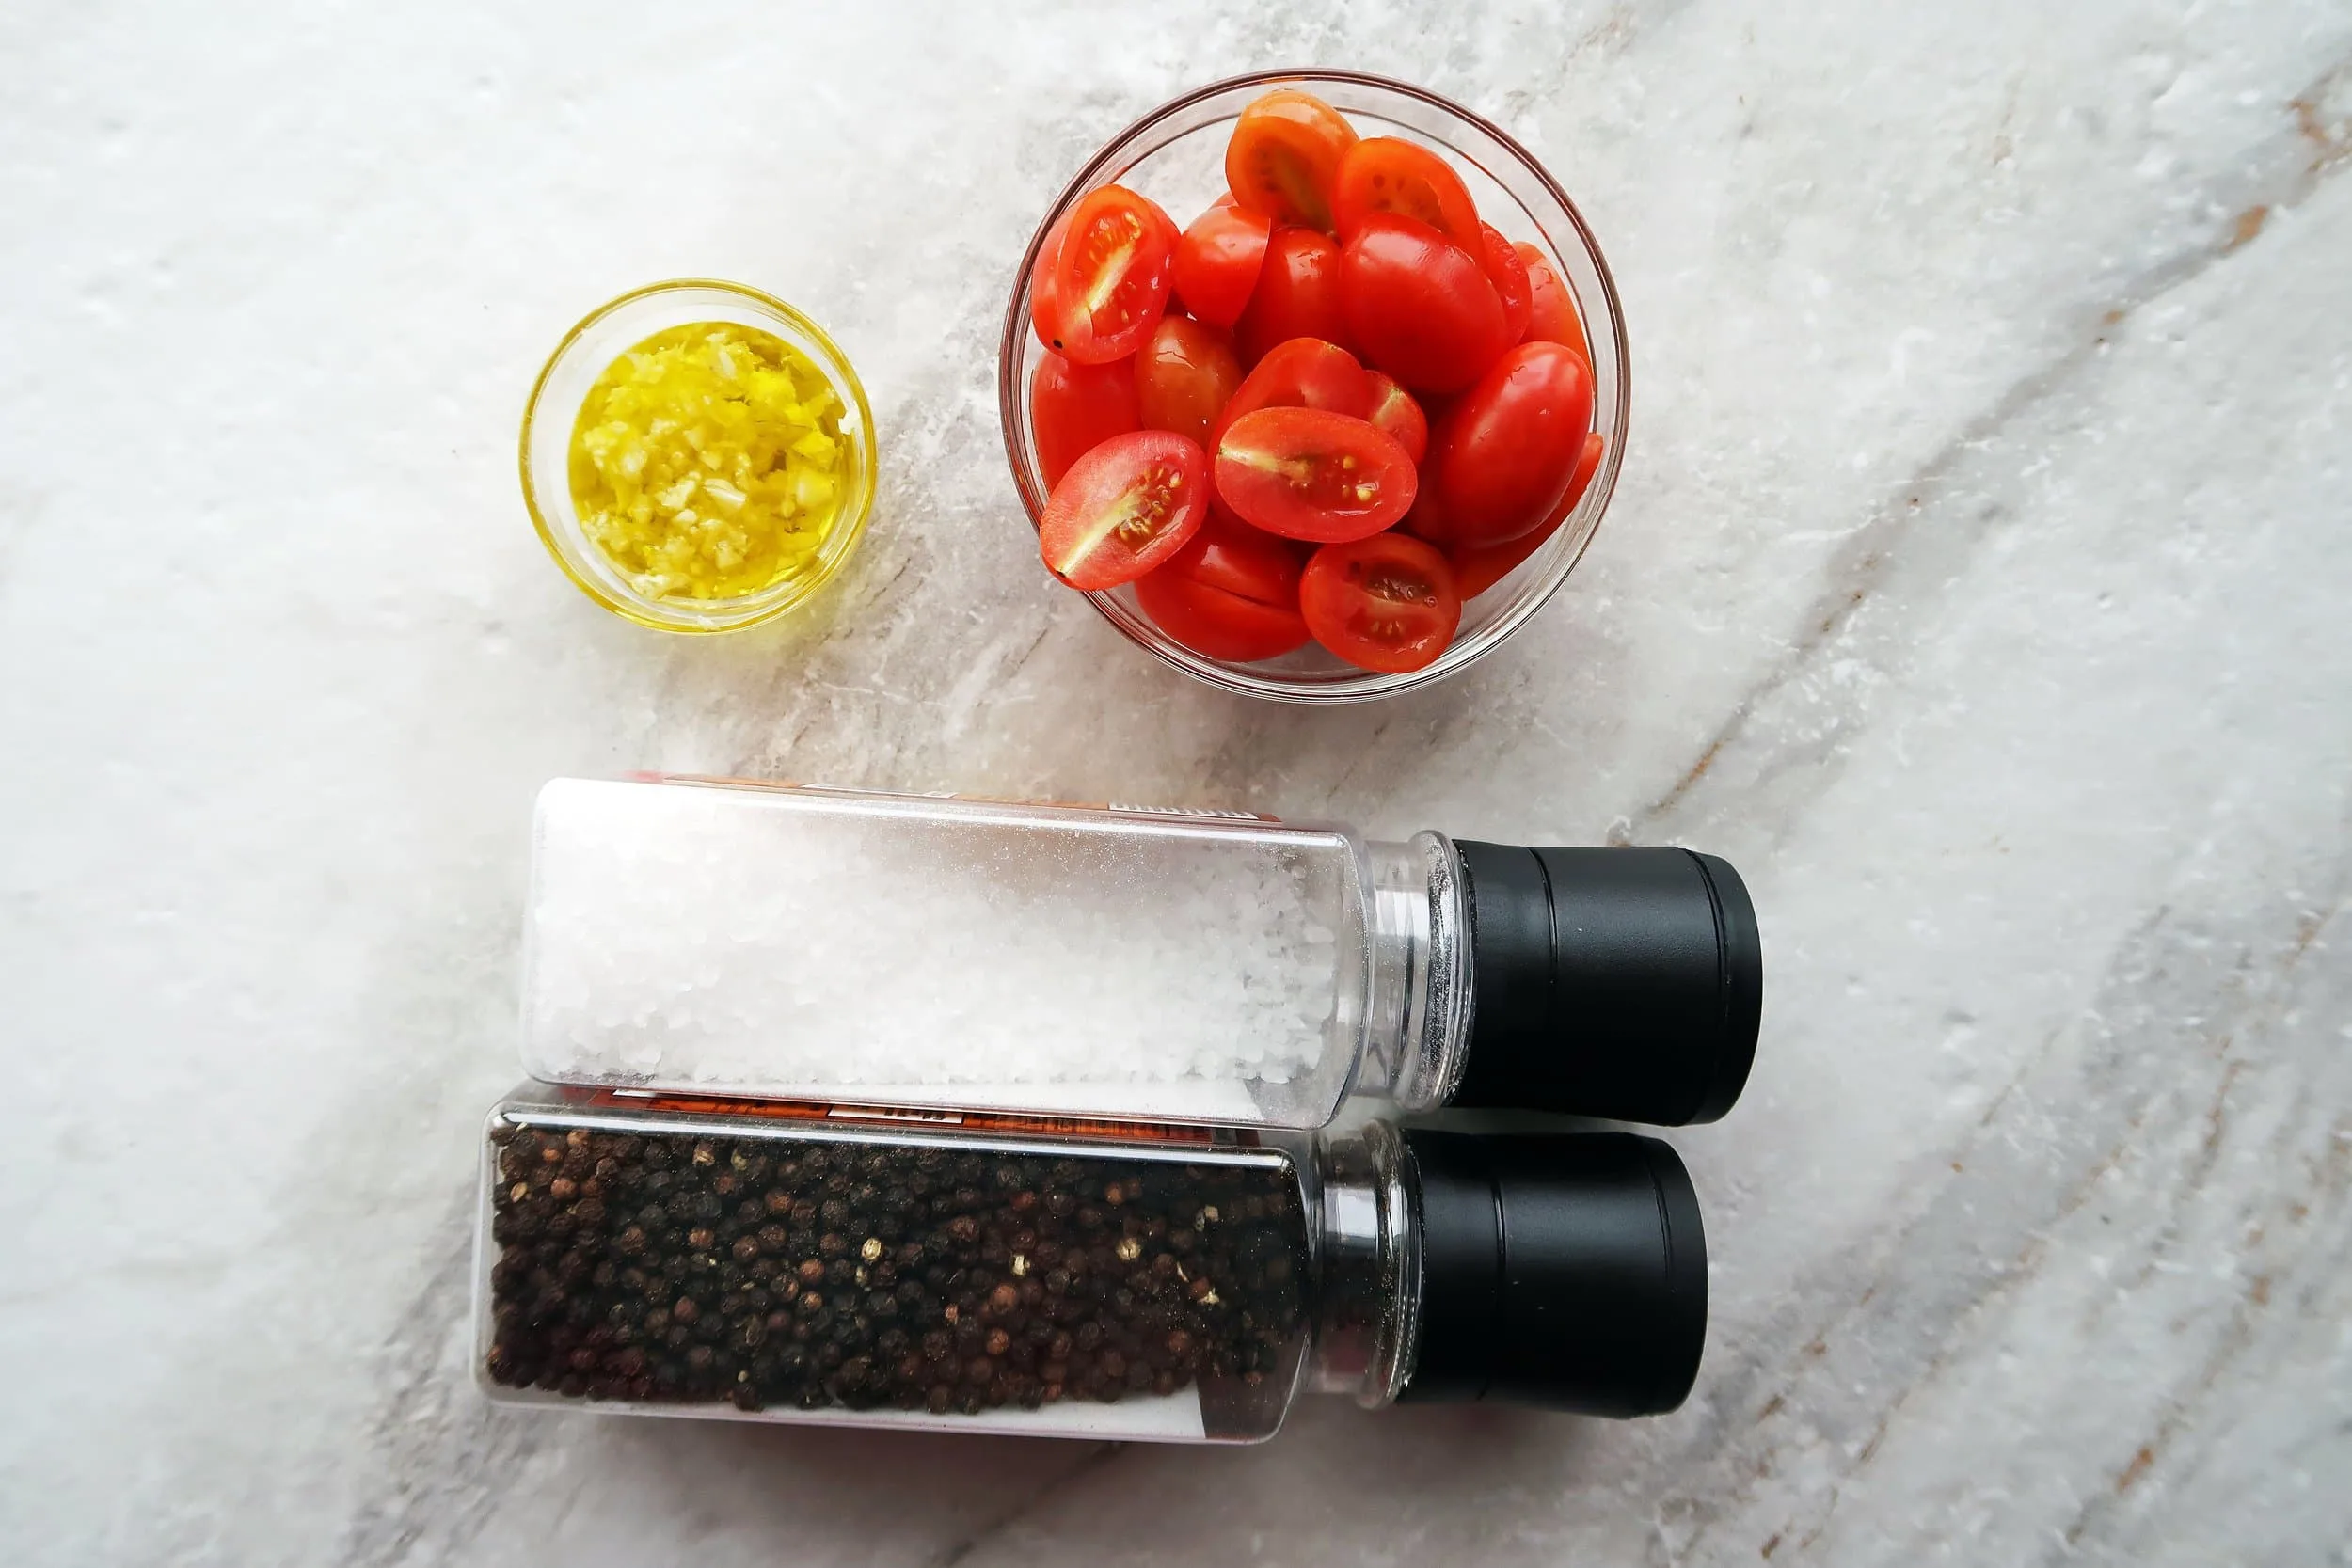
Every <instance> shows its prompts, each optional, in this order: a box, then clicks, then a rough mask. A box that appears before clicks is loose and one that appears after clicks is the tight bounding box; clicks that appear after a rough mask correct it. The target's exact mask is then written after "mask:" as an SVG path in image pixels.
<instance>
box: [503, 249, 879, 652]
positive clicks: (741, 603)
mask: <svg viewBox="0 0 2352 1568" xmlns="http://www.w3.org/2000/svg"><path fill="white" fill-rule="evenodd" d="M696 322H729V323H732V324H734V325H738V326H748V327H753V328H755V329H756V330H758V331H761V332H769V333H773V334H774V335H775V336H776V337H778V338H781V339H783V340H784V341H786V342H787V343H788V344H790V345H791V346H792V347H793V348H795V349H797V350H798V351H799V352H801V353H803V354H804V355H806V356H808V357H809V359H810V361H811V362H812V363H814V364H815V365H816V366H817V368H818V370H819V371H821V372H824V377H825V379H826V381H827V382H829V383H830V384H831V385H832V387H833V389H834V395H835V396H837V397H838V398H839V399H840V402H841V433H842V434H843V435H844V436H848V437H850V455H849V464H848V470H847V471H846V472H845V473H844V474H843V475H842V476H841V477H842V485H843V490H842V498H841V515H839V517H837V518H836V519H835V520H834V527H833V531H832V532H831V533H829V534H827V535H826V536H825V543H824V545H823V546H822V547H821V548H819V550H818V554H817V559H816V562H814V563H813V564H812V565H810V566H809V568H808V569H807V570H805V571H803V572H802V573H800V574H799V575H798V576H795V577H788V578H784V579H783V580H782V581H779V582H773V583H771V584H769V585H768V586H767V587H765V588H763V589H761V590H760V591H759V592H758V593H756V594H739V595H738V596H737V597H734V598H731V599H654V598H648V597H646V596H645V595H644V594H641V593H639V592H638V591H637V590H636V589H635V588H634V587H632V586H631V585H630V583H629V581H628V578H627V577H625V576H623V575H622V573H621V572H620V570H619V569H618V568H617V567H615V566H614V565H613V563H612V561H611V559H610V558H608V557H607V556H606V555H605V553H604V552H603V551H602V550H601V549H598V548H597V547H596V545H595V544H594V543H593V542H592V541H591V540H590V539H589V538H588V537H587V536H586V535H585V534H584V533H582V532H581V531H580V515H579V513H578V512H577V511H576V510H574V508H573V506H572V482H571V446H572V427H573V426H574V425H575V424H577V423H578V422H579V420H580V404H582V403H583V402H585V401H586V400H587V396H588V389H589V388H591V387H593V386H595V385H596V378H597V377H598V376H600V375H602V374H603V373H604V372H605V368H606V367H607V366H609V365H611V364H612V361H613V360H614V359H616V358H618V357H619V356H621V355H623V354H625V353H627V352H628V350H630V349H632V348H634V347H636V346H637V345H638V344H639V343H641V342H643V341H645V340H646V339H647V338H650V337H652V336H653V335H654V334H655V333H657V332H663V331H667V330H668V329H669V328H671V327H674V326H687V325H692V324H693V323H696ZM522 473H523V504H524V505H526V506H528V507H529V508H531V520H532V524H533V525H535V526H536V527H537V528H538V530H539V537H540V539H541V540H543V541H544V542H545V543H546V545H547V546H548V554H550V555H552V556H554V557H555V563H556V564H557V565H559V566H561V567H563V568H564V576H565V577H567V578H571V579H572V581H573V582H575V583H577V584H578V585H579V587H580V592H581V593H583V594H587V595H588V596H589V597H590V598H592V599H594V600H596V603H598V604H600V605H602V606H604V608H605V609H607V610H611V611H612V613H613V614H615V615H618V616H620V617H622V618H623V619H625V620H629V621H634V622H636V623H637V624H638V625H639V626H651V627H653V628H654V629H655V630H657V631H683V632H711V631H736V630H739V629H740V628H741V627H744V626H756V625H758V624H759V623H760V622H762V621H771V620H773V619H775V618H776V617H777V616H779V615H782V614H784V613H785V612H786V611H787V610H793V609H796V608H798V607H799V606H801V605H803V604H805V603H806V602H807V601H808V600H809V599H811V598H813V597H815V596H816V594H817V592H818V589H821V588H822V587H824V586H825V584H826V583H827V582H830V581H831V580H832V579H833V576H834V573H835V572H838V571H839V570H841V566H842V563H843V562H846V561H848V560H849V559H850V555H851V554H852V553H853V552H855V550H856V549H857V546H858V541H859V540H860V539H861V538H862V537H864V535H865V533H866V516H867V515H868V514H869V513H871V512H872V511H873V509H874V411H873V409H871V408H870V407H868V406H867V405H866V388H864V387H863V386H862V385H860V384H859V382H858V378H857V372H855V371H853V370H851V369H850V361H849V359H848V357H847V356H844V355H843V354H842V352H841V350H840V348H839V346H838V345H836V344H835V343H834V341H833V340H832V339H831V338H829V337H827V336H825V332H824V329H823V328H822V327H820V326H818V325H817V324H816V323H815V322H813V321H810V320H809V319H808V318H807V317H806V316H803V315H802V314H801V313H800V312H799V311H798V310H795V309H792V307H790V306H789V305H787V304H786V303H785V302H784V301H782V300H780V299H776V298H773V297H771V295H768V294H763V293H760V292H759V291H758V290H756V289H747V288H745V287H743V286H742V285H741V284H740V283H721V282H716V281H713V280H711V279H709V278H701V277H687V278H679V279H676V280H675V281H672V282H668V283H649V284H647V285H646V286H645V287H644V288H642V289H637V290H634V291H632V292H631V293H625V294H623V295H622V296H621V297H620V298H618V299H616V300H614V301H612V303H611V304H610V305H606V306H603V307H601V308H599V309H596V310H595V311H593V312H591V313H590V314H589V316H588V317H587V319H585V320H584V321H582V322H581V323H580V325H578V326H575V327H573V328H572V329H571V330H570V331H569V332H567V333H565V334H564V341H562V342H560V343H558V344H556V346H555V353H554V354H552V355H551V356H548V363H547V368H546V369H545V370H542V371H541V372H539V380H538V382H537V384H536V385H534V386H533V387H532V388H531V402H530V404H528V405H527V406H526V407H525V408H524V410H523V436H522Z"/></svg>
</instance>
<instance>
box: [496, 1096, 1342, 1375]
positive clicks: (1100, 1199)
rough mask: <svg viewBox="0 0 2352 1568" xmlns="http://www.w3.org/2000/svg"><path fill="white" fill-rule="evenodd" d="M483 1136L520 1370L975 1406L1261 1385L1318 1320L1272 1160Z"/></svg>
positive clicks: (505, 1312)
mask: <svg viewBox="0 0 2352 1568" xmlns="http://www.w3.org/2000/svg"><path fill="white" fill-rule="evenodd" d="M574 1134H578V1135H577V1136H575V1135H574ZM494 1138H495V1139H498V1140H500V1141H501V1142H502V1147H501V1149H500V1152H499V1155H498V1159H497V1162H496V1164H497V1168H498V1172H499V1175H498V1179H497V1181H496V1183H495V1185H494V1186H493V1188H492V1194H491V1196H492V1204H493V1213H492V1226H491V1234H492V1238H493V1240H494V1241H496V1242H497V1243H498V1244H499V1247H500V1249H501V1250H500V1252H499V1254H498V1256H497V1257H496V1258H495V1259H494V1260H493V1262H492V1265H491V1269H490V1275H489V1285H490V1295H491V1323H492V1343H491V1344H490V1345H489V1346H488V1347H487V1349H486V1351H485V1362H484V1370H485V1372H486V1373H487V1374H488V1375H489V1376H490V1377H491V1378H492V1379H493V1380H494V1381H496V1382H498V1383H501V1384H504V1385H506V1386H513V1387H528V1386H542V1387H551V1388H553V1389H555V1390H556V1391H557V1392H559V1393H564V1394H565V1395H567V1396H569V1397H575V1398H587V1399H631V1400H639V1401H644V1400H663V1401H675V1400H687V1401H710V1402H732V1403H733V1404H734V1405H735V1406H736V1407H737V1408H739V1409H743V1410H747V1411H750V1410H761V1409H768V1408H773V1407H778V1406H782V1407H786V1408H792V1407H798V1408H802V1409H807V1410H821V1409H824V1408H826V1407H828V1406H838V1407H847V1408H850V1409H870V1408H875V1407H878V1406H895V1407H897V1408H899V1409H908V1410H913V1409H930V1410H931V1411H933V1412H935V1413H939V1414H946V1413H948V1412H951V1411H961V1412H962V1413H964V1414H966V1415H977V1414H978V1413H980V1412H982V1411H985V1410H989V1409H994V1408H1000V1407H1003V1406H1006V1405H1018V1406H1019V1407H1021V1408H1024V1409H1038V1408H1041V1406H1043V1405H1045V1404H1049V1403H1052V1402H1056V1401H1058V1400H1063V1399H1079V1400H1094V1401H1102V1402H1116V1401H1118V1400H1120V1399H1122V1398H1126V1397H1129V1396H1130V1395H1136V1394H1143V1393H1147V1392H1149V1393H1152V1394H1158V1395H1167V1394H1171V1393H1173V1392H1175V1391H1176V1390H1178V1389H1180V1388H1183V1387H1184V1386H1186V1385H1187V1384H1189V1383H1190V1382H1191V1381H1192V1380H1193V1379H1194V1378H1196V1377H1200V1378H1206V1379H1212V1380H1214V1379H1219V1378H1238V1379H1240V1380H1241V1381H1243V1382H1251V1381H1259V1382H1262V1381H1263V1380H1264V1378H1265V1376H1266V1375H1267V1374H1268V1373H1269V1372H1271V1371H1274V1370H1278V1369H1279V1367H1280V1366H1281V1365H1282V1361H1281V1357H1282V1355H1283V1354H1284V1347H1285V1345H1286V1344H1287V1343H1289V1342H1290V1341H1291V1340H1292V1339H1293V1338H1295V1336H1296V1334H1297V1333H1298V1332H1299V1331H1300V1330H1301V1328H1302V1326H1303V1319H1302V1315H1301V1314H1302V1307H1301V1301H1300V1294H1299V1291H1298V1289H1297V1281H1298V1280H1299V1279H1300V1278H1301V1277H1302V1276H1303V1273H1304V1267H1305V1259H1306V1251H1305V1244H1304V1235H1303V1231H1302V1229H1301V1220H1300V1215H1299V1211H1298V1208H1297V1205H1296V1201H1295V1196H1294V1195H1293V1194H1292V1193H1291V1192H1290V1191H1289V1189H1288V1184H1287V1179H1286V1176H1285V1175H1284V1173H1282V1172H1279V1171H1278V1170H1274V1169H1270V1168H1267V1167H1262V1166H1250V1167H1247V1168H1237V1167H1235V1166H1230V1165H1222V1164H1191V1165H1183V1166H1169V1165H1155V1164H1148V1163H1145V1162H1141V1161H1138V1160H1136V1159H1133V1158H1127V1157H1121V1156H1118V1155H1112V1154H1104V1155H1100V1156H1086V1157H1079V1156H1065V1157H1051V1158H1047V1157H1040V1156H1034V1155H1008V1154H999V1155H993V1156H989V1157H985V1158H984V1157H982V1156H979V1155H977V1154H968V1153H954V1152H951V1151H949V1150H947V1149H946V1148H941V1147H938V1146H922V1147H916V1148H902V1147H896V1146H850V1147H845V1146H841V1145H832V1144H827V1143H825V1142H823V1141H820V1140H811V1139H798V1138H777V1139H772V1140H761V1139H744V1140H732V1139H728V1140H719V1139H695V1138H689V1137H680V1136H677V1135H675V1134H658V1133H644V1134H641V1133H595V1134H591V1133H588V1132H585V1131H584V1130H581V1129H566V1130H564V1131H562V1132H542V1131H539V1130H535V1129H530V1128H516V1127H514V1126H513V1125H511V1124H506V1125H503V1126H501V1129H500V1130H499V1131H498V1132H496V1133H494ZM608 1199H610V1202H611V1211H610V1212H611V1216H612V1217H611V1219H610V1220H608V1206H607V1205H608ZM1114 1216H1115V1218H1114ZM820 1221H821V1224H822V1228H821V1229H820V1228H819V1222H820ZM608 1223H610V1224H611V1225H612V1227H613V1228H612V1229H611V1230H610V1231H608V1230H607V1229H606V1228H605V1227H606V1226H607V1225H608ZM1082 1239H1083V1240H1085V1241H1086V1242H1087V1243H1088V1244H1085V1245H1081V1244H1078V1243H1079V1242H1080V1241H1081V1240H1082ZM648 1349H650V1350H651V1351H652V1352H653V1354H650V1355H649V1354H648Z"/></svg>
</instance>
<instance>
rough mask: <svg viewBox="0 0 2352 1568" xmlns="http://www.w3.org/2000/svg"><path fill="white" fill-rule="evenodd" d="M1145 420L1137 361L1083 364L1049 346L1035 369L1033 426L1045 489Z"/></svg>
mask: <svg viewBox="0 0 2352 1568" xmlns="http://www.w3.org/2000/svg"><path fill="white" fill-rule="evenodd" d="M1142 422H1143V420H1142V417H1141V415H1140V413H1139V412H1138V410H1137V407H1136V362H1135V361H1134V360H1133V359H1114V360H1112V361H1111V362H1110V363H1109V364H1107V365H1079V364H1073V363H1072V362H1071V361H1070V360H1068V359H1065V358H1063V357H1062V356H1060V355H1058V354H1056V353H1055V352H1054V351H1053V350H1051V349H1048V350H1046V351H1045V353H1044V354H1042V355H1041V356H1039V358H1038V362H1037V369H1036V370H1034V371H1032V372H1029V428H1030V430H1031V432H1032V433H1034V435H1035V436H1036V438H1037V466H1038V467H1040V468H1041V469H1043V470H1044V473H1045V487H1046V488H1047V489H1049V490H1050V489H1052V488H1053V487H1054V486H1055V485H1057V484H1059V483H1061V476H1062V475H1064V474H1066V473H1068V472H1069V471H1070V466H1071V465H1072V464H1073V463H1075V462H1076V461H1078V459H1079V458H1081V457H1084V456H1085V455H1086V454H1087V453H1088V452H1089V451H1092V450H1093V449H1094V448H1095V447H1096V446H1098V445H1100V444H1101V443H1102V442H1104V441H1107V440H1109V439H1110V438H1111V437H1112V436H1124V435H1126V434H1127V432H1129V431H1131V430H1134V429H1136V427H1138V426H1139V425H1141V424H1142Z"/></svg>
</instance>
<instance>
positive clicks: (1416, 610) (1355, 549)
mask: <svg viewBox="0 0 2352 1568" xmlns="http://www.w3.org/2000/svg"><path fill="white" fill-rule="evenodd" d="M1298 610H1299V613H1300V614H1301V615H1302V616H1303V617H1304V618H1305V619H1306V622H1307V629H1308V630H1310V631H1311V632H1313V633H1314V636H1315V641H1318V642H1320V643H1322V644H1323V645H1324V646H1325V647H1327V648H1328V649H1330V650H1331V652H1333V653H1334V654H1337V655H1338V656H1339V657H1342V658H1343V659H1345V660H1347V662H1348V663H1350V664H1353V665H1356V666H1357V667H1359V669H1365V670H1376V671H1379V672H1381V673H1386V674H1397V675H1401V674H1406V673H1410V672H1412V671H1415V670H1420V669H1424V668H1426V667H1427V666H1428V665H1429V664H1430V663H1432V662H1433V661H1434V660H1435V659H1436V658H1437V657H1438V655H1439V654H1441V653H1443V652H1445V650H1446V645H1447V644H1448V643H1450V642H1452V641H1454V630H1455V628H1457V627H1458V626H1461V624H1462V597H1461V594H1459V593H1458V592H1457V591H1456V590H1455V588H1454V568H1453V567H1452V566H1450V565H1448V564H1447V562H1446V559H1445V557H1444V556H1442V555H1440V554H1438V551H1437V550H1436V549H1435V548H1433V547H1432V546H1428V545H1424V544H1422V542H1421V541H1420V540H1418V539H1414V538H1411V537H1409V536H1407V535H1406V534H1402V533H1376V534H1374V535H1373V536H1372V537H1371V538H1369V539H1359V540H1356V541H1354V542H1353V543H1348V544H1338V545H1326V546H1323V548H1321V549H1319V550H1317V551H1316V552H1315V553H1314V559H1313V560H1311V561H1310V562H1307V569H1306V570H1305V571H1304V572H1302V573H1300V574H1299V579H1298Z"/></svg>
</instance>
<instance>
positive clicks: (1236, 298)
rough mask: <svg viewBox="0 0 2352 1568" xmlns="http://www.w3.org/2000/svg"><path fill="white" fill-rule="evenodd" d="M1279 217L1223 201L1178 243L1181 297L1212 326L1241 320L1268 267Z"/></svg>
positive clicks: (1176, 279) (1176, 277)
mask: <svg viewBox="0 0 2352 1568" xmlns="http://www.w3.org/2000/svg"><path fill="white" fill-rule="evenodd" d="M1273 233H1274V220H1273V219H1272V218H1269V217H1267V216H1266V215H1265V214H1263V213H1248V212H1244V211H1243V210H1242V209H1240V208H1238V207H1235V206H1233V205H1232V204H1231V203H1230V202H1219V203H1218V204H1217V205H1216V206H1214V207H1212V208H1210V209H1209V210H1208V211H1207V212H1205V213H1203V214H1200V216H1199V217H1197V218H1195V219H1194V220H1193V223H1192V227H1191V228H1189V229H1187V230H1184V235H1183V237H1182V238H1180V239H1178V240H1177V242H1176V263H1175V273H1174V283H1175V289H1176V297H1177V299H1178V300H1180V301H1181V302H1182V303H1183V305H1184V309H1187V310H1189V311H1191V312H1192V314H1193V316H1194V318H1195V319H1196V320H1199V321H1204V322H1207V323H1208V324H1209V325H1212V326H1231V325H1233V324H1234V323H1235V322H1237V321H1239V320H1241V313H1242V311H1243V310H1245V309H1248V305H1249V295H1250V293H1251V292H1252V291H1254V290H1255V289H1256V288H1257V286H1258V274H1259V273H1260V272H1261V271H1262V270H1263V268H1264V266H1265V252H1266V242H1267V241H1268V240H1269V239H1271V238H1272V237H1273Z"/></svg>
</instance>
